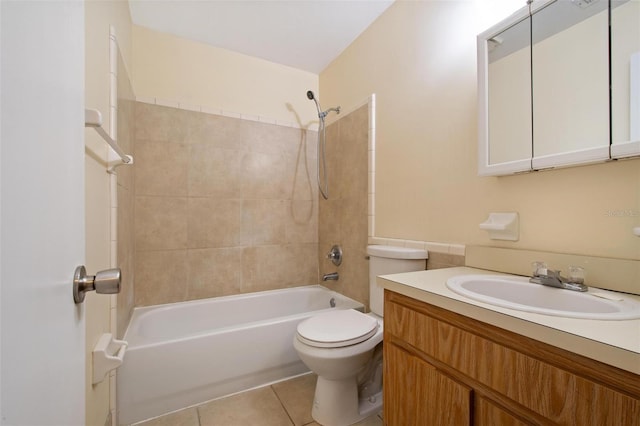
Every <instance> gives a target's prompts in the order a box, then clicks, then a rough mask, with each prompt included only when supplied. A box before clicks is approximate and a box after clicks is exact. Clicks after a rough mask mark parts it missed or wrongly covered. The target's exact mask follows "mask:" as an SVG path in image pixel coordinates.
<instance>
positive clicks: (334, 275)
mask: <svg viewBox="0 0 640 426" xmlns="http://www.w3.org/2000/svg"><path fill="white" fill-rule="evenodd" d="M339 278H340V276H338V273H337V272H332V273H330V274H324V275H323V276H322V281H329V280H331V281H338V279H339Z"/></svg>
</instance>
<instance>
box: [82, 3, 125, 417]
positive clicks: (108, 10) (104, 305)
mask: <svg viewBox="0 0 640 426" xmlns="http://www.w3.org/2000/svg"><path fill="white" fill-rule="evenodd" d="M110 25H113V26H114V27H115V29H116V33H117V35H118V40H119V42H120V47H121V50H122V52H123V57H124V60H125V62H126V63H128V64H130V63H131V48H130V40H131V36H130V33H131V19H130V17H129V6H128V3H127V2H126V1H87V2H86V4H85V28H86V31H85V60H86V69H85V91H86V92H85V99H86V106H87V107H90V108H96V109H98V110H100V111H101V112H102V115H103V125H104V127H105V128H106V129H109V84H110V83H109V80H110V75H109V70H110V68H109V26H110ZM85 141H86V156H85V193H86V194H85V197H86V267H87V272H88V273H89V274H94V273H95V272H96V271H99V270H102V269H107V268H109V267H110V234H109V231H110V229H109V212H110V199H109V175H108V174H107V173H106V163H105V161H106V159H107V145H106V143H105V142H104V141H103V140H102V139H100V137H99V136H98V135H97V133H96V132H95V131H94V130H92V129H87V130H86V132H85ZM84 304H85V307H84V313H85V315H86V324H87V326H86V343H87V348H86V356H87V358H86V363H85V364H86V381H87V384H86V424H87V425H99V426H102V425H104V424H105V422H106V421H107V420H108V418H109V396H110V381H109V378H108V377H107V379H105V380H104V381H103V382H102V383H99V384H98V385H95V386H92V384H91V379H92V372H91V365H92V364H91V351H92V349H93V347H94V345H95V343H96V342H97V340H98V338H99V337H100V335H102V333H107V332H109V331H110V328H111V322H110V297H109V296H104V295H96V294H94V293H88V294H87V297H86V299H85V303H84Z"/></svg>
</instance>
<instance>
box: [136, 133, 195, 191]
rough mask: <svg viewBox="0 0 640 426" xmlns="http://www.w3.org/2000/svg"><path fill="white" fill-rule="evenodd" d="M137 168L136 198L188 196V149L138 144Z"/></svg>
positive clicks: (154, 144)
mask: <svg viewBox="0 0 640 426" xmlns="http://www.w3.org/2000/svg"><path fill="white" fill-rule="evenodd" d="M135 167H136V173H135V185H136V195H175V196H186V195H187V177H188V170H189V148H188V146H187V145H184V144H177V143H168V142H157V141H148V140H138V141H137V142H136V151H135Z"/></svg>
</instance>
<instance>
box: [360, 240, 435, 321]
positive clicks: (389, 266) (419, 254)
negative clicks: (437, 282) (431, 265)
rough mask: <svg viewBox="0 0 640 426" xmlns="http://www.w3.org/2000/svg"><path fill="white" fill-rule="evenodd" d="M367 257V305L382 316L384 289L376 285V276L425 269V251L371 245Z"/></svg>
mask: <svg viewBox="0 0 640 426" xmlns="http://www.w3.org/2000/svg"><path fill="white" fill-rule="evenodd" d="M367 254H368V255H369V305H370V307H371V312H373V313H375V314H377V315H380V316H383V314H384V308H383V304H384V289H383V288H382V287H380V286H378V284H377V283H376V277H377V276H378V275H387V274H396V273H400V272H412V271H423V270H425V269H426V266H427V264H426V259H427V257H428V254H427V251H426V250H421V249H412V248H407V247H393V246H380V245H373V246H368V247H367Z"/></svg>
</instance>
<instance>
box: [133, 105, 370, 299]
mask: <svg viewBox="0 0 640 426" xmlns="http://www.w3.org/2000/svg"><path fill="white" fill-rule="evenodd" d="M135 118H136V128H135V133H136V138H135V152H134V154H135V156H134V157H135V179H134V181H135V202H134V205H135V207H134V209H135V227H134V228H135V232H134V234H135V305H136V306H144V305H154V304H161V303H171V302H179V301H184V300H191V299H200V298H207V297H215V296H223V295H231V294H238V293H246V292H253V291H261V290H270V289H277V288H285V287H293V286H300V285H310V284H317V283H318V257H317V247H318V214H317V212H318V201H317V200H318V198H317V189H316V185H315V183H314V181H315V174H316V146H315V139H316V132H313V131H307V130H301V129H296V128H292V127H286V126H279V125H274V124H266V123H261V122H256V121H249V120H242V119H238V118H231V117H227V116H222V115H212V114H205V113H201V112H193V111H187V110H182V109H175V108H169V107H164V106H159V105H152V104H146V103H141V102H138V103H136V117H135ZM365 179H366V174H365Z"/></svg>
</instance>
